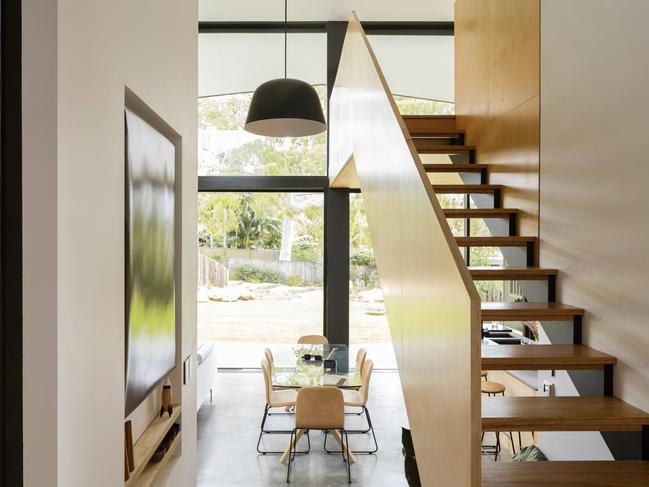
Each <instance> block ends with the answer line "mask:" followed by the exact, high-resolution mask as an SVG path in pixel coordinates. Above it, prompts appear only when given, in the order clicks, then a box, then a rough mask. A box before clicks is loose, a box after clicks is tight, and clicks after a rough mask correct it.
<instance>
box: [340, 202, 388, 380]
mask: <svg viewBox="0 0 649 487" xmlns="http://www.w3.org/2000/svg"><path fill="white" fill-rule="evenodd" d="M349 233H350V235H349V239H350V242H349V243H350V259H349V283H350V286H349V341H350V344H352V345H358V346H362V347H364V348H366V349H367V350H368V352H370V354H371V355H372V357H373V360H374V361H375V366H376V367H377V368H396V359H395V356H394V349H393V347H392V337H391V335H390V327H389V325H388V317H387V315H386V310H385V304H384V302H383V293H382V292H381V284H380V282H379V274H378V271H377V268H376V261H375V260H374V252H373V249H372V241H371V239H370V231H369V226H368V224H367V217H366V215H365V208H364V207H363V197H362V195H361V194H350V195H349Z"/></svg>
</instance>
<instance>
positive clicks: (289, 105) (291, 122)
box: [244, 78, 327, 137]
mask: <svg viewBox="0 0 649 487" xmlns="http://www.w3.org/2000/svg"><path fill="white" fill-rule="evenodd" d="M244 128H245V130H247V131H248V132H251V133H253V134H257V135H265V136H267V137H304V136H307V135H315V134H319V133H320V132H323V131H325V130H326V128H327V123H326V122H325V117H324V114H323V113H322V105H321V104H320V97H319V96H318V93H317V92H316V90H315V89H314V88H313V86H311V85H310V84H309V83H307V82H306V81H302V80H299V79H292V78H278V79H273V80H270V81H266V82H265V83H262V84H261V85H259V86H258V87H257V89H256V90H255V92H254V94H253V95H252V101H251V102H250V109H249V110H248V117H247V118H246V125H245V127H244Z"/></svg>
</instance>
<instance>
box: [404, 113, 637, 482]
mask: <svg viewBox="0 0 649 487" xmlns="http://www.w3.org/2000/svg"><path fill="white" fill-rule="evenodd" d="M403 119H404V122H405V125H406V127H407V129H408V131H409V132H410V136H411V138H412V141H413V142H414V146H415V148H416V149H417V151H418V152H419V153H420V154H446V155H448V156H449V158H448V159H449V163H448V164H430V163H425V164H424V170H425V171H426V172H427V173H429V174H434V173H452V172H456V173H474V174H479V175H480V184H434V183H431V184H432V187H433V190H434V191H435V193H436V194H462V195H474V194H475V195H481V194H491V195H493V208H460V209H456V208H453V209H444V210H443V211H444V215H445V216H446V218H449V219H450V218H464V219H467V220H470V219H472V218H480V219H486V218H502V219H509V220H510V225H509V228H510V233H509V235H506V236H488V237H485V236H471V235H465V236H457V237H456V241H457V244H458V246H459V247H464V248H466V252H467V253H468V252H469V249H470V248H472V247H499V248H500V247H525V248H526V250H527V264H528V265H527V266H525V267H471V266H469V272H470V274H471V277H472V278H473V279H474V280H475V281H493V280H502V281H546V282H547V287H548V302H543V303H530V302H520V303H519V302H516V303H509V302H508V303H503V302H495V303H494V302H483V303H482V306H481V310H482V321H483V322H490V321H543V320H551V321H564V320H568V321H572V322H573V326H574V334H573V342H574V343H573V344H571V345H493V344H483V346H482V370H487V371H489V370H552V371H554V370H598V369H602V370H603V371H604V379H603V380H604V388H603V390H604V395H603V396H601V397H582V396H575V397H511V396H505V397H485V398H483V400H482V426H483V431H491V432H495V431H507V432H510V431H640V432H642V446H641V450H642V451H641V452H640V455H641V458H642V461H621V462H615V461H593V462H587V461H579V462H497V463H491V464H484V465H483V467H482V485H483V487H496V486H498V487H522V486H530V485H533V486H535V487H545V486H547V487H550V486H551V487H557V486H561V487H586V486H590V487H600V486H601V487H604V486H607V487H608V486H613V485H615V486H619V487H639V486H649V461H648V460H649V414H647V413H646V412H644V411H641V410H640V409H637V408H635V407H633V406H631V405H629V404H627V403H625V402H624V401H622V400H620V399H618V398H615V397H613V366H614V365H615V364H616V363H617V359H616V357H614V356H611V355H609V354H606V353H603V352H600V351H598V350H595V349H592V348H590V347H587V346H584V345H582V344H581V326H582V317H583V315H584V309H582V308H578V307H574V306H570V305H567V304H562V303H557V302H556V290H555V289H556V279H557V276H558V273H559V271H558V270H557V269H545V268H540V267H538V266H537V256H538V248H537V246H538V239H537V237H535V236H521V235H518V234H517V224H516V221H517V219H518V215H519V211H518V210H517V209H516V208H501V203H502V195H501V193H502V189H503V186H501V185H496V184H489V182H488V169H489V165H488V164H477V163H475V148H474V147H471V146H467V145H465V137H464V132H463V131H462V130H458V129H457V128H456V127H455V118H454V117H453V116H448V115H446V116H422V115H416V116H404V117H403ZM467 206H468V198H467Z"/></svg>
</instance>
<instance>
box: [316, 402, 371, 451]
mask: <svg viewBox="0 0 649 487" xmlns="http://www.w3.org/2000/svg"><path fill="white" fill-rule="evenodd" d="M363 412H364V413H365V417H366V419H367V429H366V430H345V433H346V434H348V435H360V434H368V433H369V434H371V435H372V440H373V441H374V449H373V450H351V452H352V453H354V454H358V455H372V454H374V453H376V452H377V451H379V444H378V442H377V441H376V433H375V432H374V425H373V424H372V418H371V417H370V412H369V410H368V409H367V408H366V407H364V406H363ZM324 451H325V452H327V453H329V454H335V455H337V454H338V453H340V451H339V450H327V432H326V431H325V441H324Z"/></svg>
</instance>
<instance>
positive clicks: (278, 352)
mask: <svg viewBox="0 0 649 487" xmlns="http://www.w3.org/2000/svg"><path fill="white" fill-rule="evenodd" d="M269 348H270V349H271V351H272V352H273V359H274V363H273V386H275V387H287V388H294V389H299V388H300V387H306V386H336V387H340V388H343V389H344V388H355V387H360V385H361V375H360V371H357V370H355V369H354V365H355V361H356V358H355V357H350V353H349V348H348V347H347V345H338V344H334V343H330V344H329V345H303V344H294V345H273V346H270V347H269Z"/></svg>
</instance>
